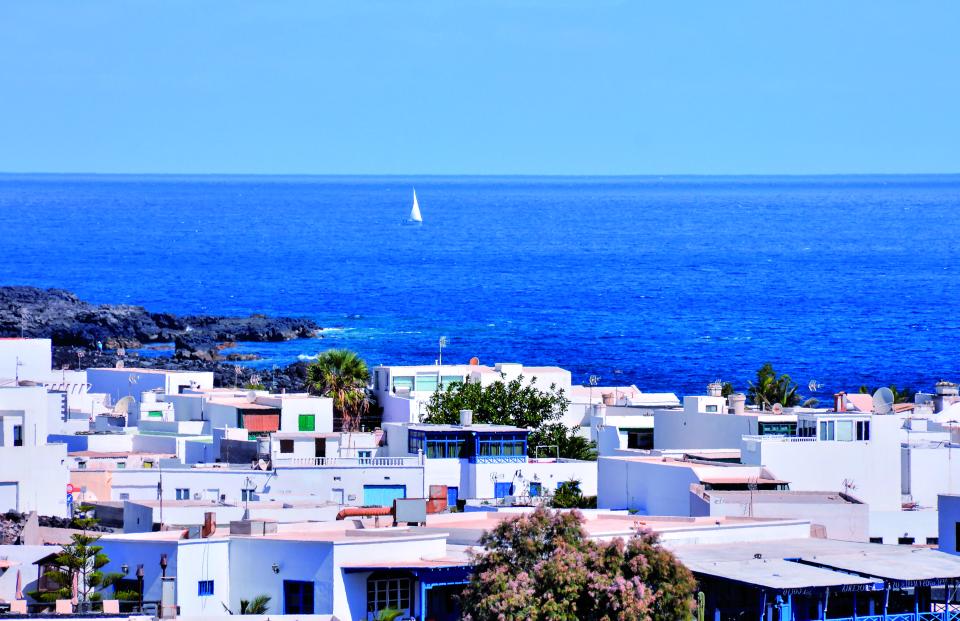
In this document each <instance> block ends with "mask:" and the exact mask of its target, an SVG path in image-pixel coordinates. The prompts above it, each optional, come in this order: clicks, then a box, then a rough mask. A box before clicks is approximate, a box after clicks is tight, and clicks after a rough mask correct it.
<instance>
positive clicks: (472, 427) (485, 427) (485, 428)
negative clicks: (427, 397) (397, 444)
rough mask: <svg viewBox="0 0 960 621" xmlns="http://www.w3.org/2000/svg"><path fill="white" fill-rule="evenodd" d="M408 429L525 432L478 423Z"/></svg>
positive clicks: (421, 426) (509, 427)
mask: <svg viewBox="0 0 960 621" xmlns="http://www.w3.org/2000/svg"><path fill="white" fill-rule="evenodd" d="M408 429H410V430H412V431H502V432H507V433H509V432H520V431H522V432H524V433H526V431H527V430H526V429H524V428H522V427H514V426H512V425H491V424H488V423H477V424H474V425H467V426H463V425H423V424H421V425H410V426H409V427H408Z"/></svg>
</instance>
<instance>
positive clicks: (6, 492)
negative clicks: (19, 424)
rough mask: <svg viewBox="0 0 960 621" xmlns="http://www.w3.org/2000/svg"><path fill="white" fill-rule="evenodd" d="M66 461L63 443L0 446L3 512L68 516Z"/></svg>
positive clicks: (0, 492)
mask: <svg viewBox="0 0 960 621" xmlns="http://www.w3.org/2000/svg"><path fill="white" fill-rule="evenodd" d="M66 460H67V448H66V446H65V445H63V444H47V445H42V446H18V447H4V448H0V488H2V491H0V512H4V511H8V510H11V509H12V510H15V511H20V512H30V511H36V512H37V513H38V514H40V515H50V516H57V517H67V500H66V494H67V483H69V482H70V471H69V470H68V468H67V464H66Z"/></svg>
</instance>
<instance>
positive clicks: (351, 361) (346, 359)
mask: <svg viewBox="0 0 960 621" xmlns="http://www.w3.org/2000/svg"><path fill="white" fill-rule="evenodd" d="M369 382H370V371H369V369H367V363H366V362H364V361H363V359H362V358H360V356H358V355H357V354H356V353H355V352H352V351H350V350H349V349H330V350H328V351H325V352H323V353H322V354H320V355H319V356H318V357H317V360H316V362H314V363H313V364H311V365H310V366H309V367H308V368H307V387H308V388H309V390H310V392H313V393H315V394H319V395H323V396H324V397H330V398H332V399H333V411H334V414H335V415H336V416H338V417H339V419H340V421H341V429H343V430H344V431H357V430H359V428H360V417H361V416H363V415H364V414H365V413H366V412H367V410H368V409H369V407H370V402H369V400H368V399H367V384H368V383H369Z"/></svg>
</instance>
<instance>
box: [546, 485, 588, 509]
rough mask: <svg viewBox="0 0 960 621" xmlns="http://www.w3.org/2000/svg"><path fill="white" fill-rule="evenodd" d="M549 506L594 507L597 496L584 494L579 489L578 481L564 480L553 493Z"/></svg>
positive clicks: (568, 507) (566, 507) (560, 507)
mask: <svg viewBox="0 0 960 621" xmlns="http://www.w3.org/2000/svg"><path fill="white" fill-rule="evenodd" d="M550 506H552V507H554V508H555V509H596V508H597V497H596V496H584V495H583V493H581V491H580V481H576V480H571V481H564V482H563V483H561V484H560V485H558V486H557V491H555V492H554V493H553V499H552V500H551V502H550Z"/></svg>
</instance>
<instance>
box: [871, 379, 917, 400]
mask: <svg viewBox="0 0 960 621" xmlns="http://www.w3.org/2000/svg"><path fill="white" fill-rule="evenodd" d="M888 388H890V392H892V393H893V402H894V403H913V401H914V399H916V397H917V391H916V390H914V389H913V388H910V387H909V386H905V387H903V388H897V387H896V386H894V385H893V384H890V386H888ZM877 390H878V388H868V387H867V386H866V385H864V386H861V387H860V393H861V394H865V395H872V394H873V393H875V392H877Z"/></svg>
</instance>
